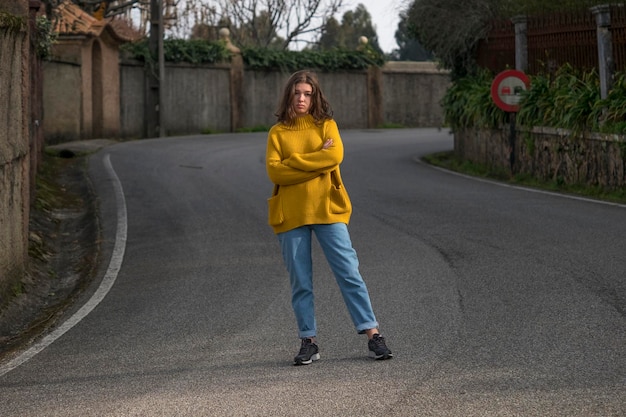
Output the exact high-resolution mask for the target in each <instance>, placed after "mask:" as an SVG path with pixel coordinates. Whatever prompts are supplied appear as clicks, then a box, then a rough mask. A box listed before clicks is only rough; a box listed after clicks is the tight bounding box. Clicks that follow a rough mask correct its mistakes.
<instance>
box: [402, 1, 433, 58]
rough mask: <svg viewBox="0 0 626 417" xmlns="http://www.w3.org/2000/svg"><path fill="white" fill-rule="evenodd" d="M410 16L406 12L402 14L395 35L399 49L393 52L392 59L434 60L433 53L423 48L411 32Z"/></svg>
mask: <svg viewBox="0 0 626 417" xmlns="http://www.w3.org/2000/svg"><path fill="white" fill-rule="evenodd" d="M408 19H409V18H408V15H407V13H406V12H402V13H400V22H399V23H398V29H397V30H396V33H395V38H396V43H397V44H398V49H397V50H395V51H394V52H393V55H392V57H393V58H394V59H396V60H398V61H429V60H431V59H432V58H433V54H432V52H430V51H429V50H427V49H426V48H424V47H423V46H422V44H421V43H420V41H419V40H417V39H416V38H415V35H413V34H412V33H411V31H410V30H409V22H408Z"/></svg>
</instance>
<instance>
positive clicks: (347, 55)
mask: <svg viewBox="0 0 626 417" xmlns="http://www.w3.org/2000/svg"><path fill="white" fill-rule="evenodd" d="M163 50H164V57H165V61H166V62H188V63H191V64H217V63H221V62H227V61H228V60H229V59H230V56H231V55H230V54H231V53H230V52H229V51H228V49H227V48H226V43H225V42H224V41H218V42H209V41H203V40H183V39H166V40H165V41H164V42H163ZM122 51H123V52H124V54H126V56H127V57H129V58H132V59H137V60H140V61H144V62H153V61H154V59H153V58H152V57H151V56H150V50H149V48H148V41H147V40H142V41H139V42H133V43H129V44H125V45H123V46H122ZM241 55H242V58H243V62H244V65H245V66H246V67H247V68H249V69H254V70H273V69H281V70H289V71H292V70H297V69H301V68H312V69H318V70H327V71H337V70H354V69H365V68H368V67H370V66H382V65H383V64H384V63H385V59H384V56H383V55H381V54H379V53H377V52H376V51H375V50H374V49H372V48H371V47H369V46H366V47H365V48H361V49H359V50H347V49H336V50H331V51H311V50H304V51H282V50H275V49H268V48H244V49H243V50H242V51H241Z"/></svg>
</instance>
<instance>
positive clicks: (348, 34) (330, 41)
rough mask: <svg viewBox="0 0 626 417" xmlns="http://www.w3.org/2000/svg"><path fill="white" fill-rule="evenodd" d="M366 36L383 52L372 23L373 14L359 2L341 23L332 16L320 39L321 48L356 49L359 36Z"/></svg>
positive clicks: (371, 43) (374, 47)
mask: <svg viewBox="0 0 626 417" xmlns="http://www.w3.org/2000/svg"><path fill="white" fill-rule="evenodd" d="M361 36H365V37H366V38H367V40H368V43H369V45H370V46H371V47H372V48H373V49H374V50H375V51H377V52H378V53H380V54H382V50H381V48H380V45H379V44H378V34H377V33H376V29H374V25H373V23H372V16H371V15H370V13H369V12H368V11H367V9H366V8H365V6H364V5H363V4H359V5H358V6H357V8H356V9H355V10H354V11H347V12H346V13H344V15H343V17H342V19H341V25H340V24H339V22H338V21H337V20H336V19H335V18H330V19H329V20H328V21H327V22H326V25H325V26H324V28H323V29H322V33H321V36H320V38H319V41H318V47H319V49H322V50H324V49H332V48H346V49H356V48H357V47H358V46H359V38H360V37H361Z"/></svg>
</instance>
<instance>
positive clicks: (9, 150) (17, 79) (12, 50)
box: [0, 0, 30, 307]
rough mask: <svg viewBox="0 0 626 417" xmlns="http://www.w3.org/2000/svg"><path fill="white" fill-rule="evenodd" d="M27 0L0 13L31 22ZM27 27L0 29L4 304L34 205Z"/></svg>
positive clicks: (0, 291)
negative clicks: (31, 194)
mask: <svg viewBox="0 0 626 417" xmlns="http://www.w3.org/2000/svg"><path fill="white" fill-rule="evenodd" d="M28 5H29V2H28V0H4V1H3V2H2V4H1V5H0V12H3V13H9V14H10V15H12V16H14V17H20V18H23V19H24V22H25V24H27V22H28V15H29V9H28ZM26 28H27V26H24V27H23V28H21V29H15V28H7V27H0V56H2V59H1V60H0V74H2V76H1V77H0V120H2V126H0V307H1V306H2V305H3V304H4V302H5V301H6V300H7V295H8V294H9V293H10V292H11V291H12V288H13V286H14V285H16V284H17V282H18V281H19V280H20V278H21V277H22V275H23V274H24V271H25V268H26V263H27V259H28V217H29V206H30V149H29V146H30V144H29V141H30V139H29V129H28V125H29V114H30V106H29V100H28V97H29V95H30V73H29V42H28V32H27V29H26Z"/></svg>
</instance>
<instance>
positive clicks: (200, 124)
mask: <svg viewBox="0 0 626 417" xmlns="http://www.w3.org/2000/svg"><path fill="white" fill-rule="evenodd" d="M120 72H121V76H120V80H121V88H120V91H121V95H120V113H121V116H120V120H121V125H120V132H119V136H120V137H123V138H138V137H143V134H144V132H145V126H144V111H143V107H144V103H145V81H144V73H143V67H142V66H141V64H138V63H133V62H132V61H123V62H122V64H121V66H120ZM372 74H373V75H372ZM377 74H378V75H377ZM289 75H290V74H289V73H283V72H280V71H248V70H244V72H243V77H242V86H241V90H242V92H243V94H242V103H240V105H239V106H238V108H240V109H241V115H240V118H239V126H233V125H232V119H231V112H233V111H235V110H234V108H235V107H237V106H236V103H234V102H233V98H231V96H230V94H231V91H232V90H231V88H230V87H231V85H230V83H231V81H232V80H231V75H230V72H229V66H228V65H199V66H192V65H188V64H176V65H175V64H168V65H166V67H165V80H166V82H165V91H164V100H165V104H164V115H165V119H164V125H165V126H164V127H165V132H166V135H181V134H198V133H201V132H202V131H204V130H212V131H226V132H228V131H231V130H236V129H237V128H252V127H256V126H271V125H272V124H274V123H275V120H276V118H275V117H274V112H275V111H276V108H277V106H278V100H279V98H280V94H281V91H282V88H283V85H284V83H285V81H286V80H287V78H288V77H289ZM318 76H319V79H320V83H321V84H322V88H323V89H324V92H325V94H326V96H327V97H328V100H329V101H330V103H331V105H332V107H333V109H334V112H335V113H334V115H335V118H336V120H337V122H338V123H339V125H340V126H341V128H342V129H359V128H361V129H365V128H368V127H376V126H377V125H379V124H380V123H379V122H382V123H393V124H400V125H403V126H407V127H428V126H441V125H442V123H443V111H442V109H441V106H440V101H441V99H442V98H443V95H444V94H445V92H446V89H447V87H448V84H449V77H448V74H447V73H446V72H443V71H439V70H438V69H437V68H436V67H435V65H434V64H432V63H388V64H387V65H385V67H383V68H382V70H380V71H377V72H368V71H366V70H360V71H342V72H333V73H325V72H320V73H318ZM372 77H380V80H374V81H375V82H378V83H379V84H380V87H381V90H382V91H381V93H380V95H378V96H377V95H376V94H371V84H372V79H371V78H372ZM372 112H373V113H375V114H376V113H380V117H378V119H380V120H376V123H374V126H372Z"/></svg>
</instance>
